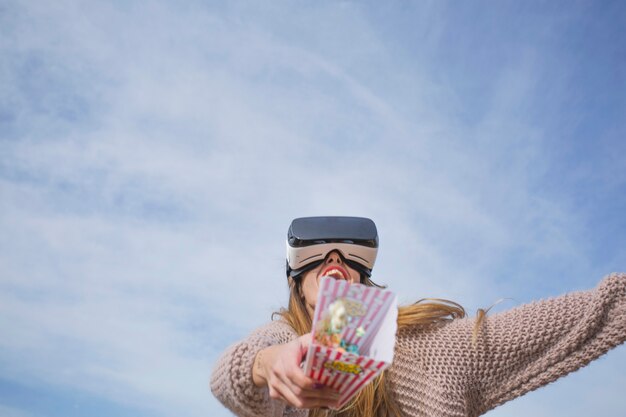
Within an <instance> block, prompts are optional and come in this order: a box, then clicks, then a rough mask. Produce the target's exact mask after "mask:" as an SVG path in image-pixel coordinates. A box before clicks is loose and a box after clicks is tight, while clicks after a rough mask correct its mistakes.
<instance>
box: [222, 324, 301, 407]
mask: <svg viewBox="0 0 626 417" xmlns="http://www.w3.org/2000/svg"><path fill="white" fill-rule="evenodd" d="M296 337H297V335H296V333H295V331H294V330H293V329H292V328H291V327H289V326H288V325H287V324H286V323H284V322H281V321H273V322H271V323H269V324H267V325H265V326H263V327H260V328H258V329H256V330H255V331H254V332H253V333H252V334H250V335H249V336H248V337H247V338H246V339H244V340H242V341H240V342H238V343H235V344H234V345H232V346H230V347H229V348H228V349H227V350H226V351H225V352H224V353H223V354H222V356H221V357H220V358H219V359H218V361H217V363H216V364H215V367H214V368H213V372H212V375H211V391H212V392H213V395H214V396H215V397H216V398H217V399H218V400H219V401H220V402H221V403H222V404H223V405H224V406H225V407H226V408H228V409H229V410H231V411H232V412H233V413H234V414H235V415H237V416H240V417H258V416H276V417H279V416H283V415H293V413H292V411H295V410H292V409H290V408H288V407H285V404H284V403H283V402H281V401H278V400H274V399H271V398H270V397H269V393H268V389H267V388H266V387H262V388H260V387H257V386H256V385H254V382H253V381H252V366H253V364H254V359H255V357H256V354H257V353H258V352H259V351H260V350H261V349H264V348H266V347H268V346H273V345H278V344H282V343H287V342H289V341H291V340H293V339H295V338H296ZM299 411H301V410H299Z"/></svg>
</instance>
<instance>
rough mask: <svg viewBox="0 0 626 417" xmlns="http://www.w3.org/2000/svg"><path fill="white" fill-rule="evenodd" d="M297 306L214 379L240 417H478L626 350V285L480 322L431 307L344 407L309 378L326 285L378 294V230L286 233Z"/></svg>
mask: <svg viewBox="0 0 626 417" xmlns="http://www.w3.org/2000/svg"><path fill="white" fill-rule="evenodd" d="M287 248H288V251H287V252H288V253H287V276H288V281H289V287H290V296H289V305H288V308H287V309H283V310H281V311H280V312H279V313H278V316H279V319H278V320H275V321H272V322H270V323H269V324H267V325H265V326H264V327H261V328H259V329H257V330H256V331H254V332H253V333H252V334H251V335H250V336H249V337H248V338H246V339H245V340H243V341H241V342H239V343H237V344H235V345H233V346H231V347H230V348H229V349H228V350H227V351H226V352H225V353H224V354H223V355H222V357H221V358H220V360H219V361H218V363H217V365H216V366H215V368H214V370H213V375H212V378H211V389H212V391H213V393H214V395H215V396H216V397H217V398H218V399H219V400H220V401H221V402H222V403H223V404H224V405H225V406H226V407H227V408H229V409H230V410H231V411H233V412H234V413H235V414H236V415H238V416H303V417H304V416H326V415H329V416H330V415H339V416H354V417H356V416H359V417H360V416H367V417H374V416H478V415H481V414H483V413H485V412H487V411H488V410H491V409H493V408H494V407H496V406H498V405H500V404H503V403H504V402H506V401H509V400H512V399H514V398H516V397H519V396H520V395H523V394H524V393H527V392H529V391H532V390H534V389H537V388H539V387H541V386H543V385H546V384H548V383H550V382H552V381H554V380H556V379H558V378H559V377H561V376H564V375H566V374H568V373H570V372H572V371H575V370H577V369H579V368H580V367H582V366H585V365H586V364H588V363H589V362H590V361H592V360H594V359H596V358H598V357H599V356H601V355H603V354H604V353H606V352H607V351H608V350H609V349H611V348H613V347H615V346H617V345H619V344H621V343H623V342H624V341H625V340H626V274H618V273H616V274H611V275H609V276H607V277H605V278H604V279H603V280H602V281H601V282H600V283H599V285H598V286H597V287H596V288H595V289H591V290H586V291H577V292H572V293H568V294H564V295H561V296H559V297H553V298H549V299H545V300H540V301H535V302H532V303H530V304H526V305H522V306H519V307H516V308H513V309H511V310H509V311H506V312H502V313H498V314H495V315H493V316H489V317H485V312H484V311H483V310H479V315H478V319H477V320H471V319H469V318H465V312H464V310H463V308H462V307H461V306H459V305H458V304H456V303H453V302H450V301H446V300H434V301H433V300H431V302H428V303H425V302H423V301H424V300H420V301H419V302H417V303H415V304H413V305H410V306H404V307H400V308H399V312H398V332H397V334H396V348H395V356H394V360H393V364H392V365H391V367H390V368H389V369H388V370H387V371H385V372H383V374H382V375H381V376H379V377H378V378H377V379H376V380H375V381H374V382H373V383H372V384H369V385H368V386H366V388H364V389H363V390H362V391H361V392H360V393H359V395H358V396H356V397H355V398H354V399H353V400H352V401H351V402H350V403H349V404H348V405H347V406H346V407H344V408H343V409H342V410H339V411H332V410H328V409H327V407H332V406H334V405H335V404H336V401H337V399H338V396H337V393H336V392H334V391H333V390H332V389H330V388H328V387H324V386H320V385H318V384H316V383H315V381H313V380H311V379H310V378H308V377H306V376H305V375H304V373H303V371H302V370H301V368H300V364H301V362H302V361H303V359H304V355H305V353H306V351H307V348H308V345H309V344H310V342H311V336H310V334H309V332H310V331H311V317H312V316H313V311H314V309H315V303H316V297H317V285H318V282H319V279H320V278H321V277H322V276H324V275H329V276H332V277H334V278H335V279H345V280H348V281H350V282H361V283H363V284H366V285H376V284H374V283H373V282H372V281H371V280H370V274H371V268H372V267H373V264H374V260H375V257H376V250H377V248H378V236H377V235H376V228H375V226H374V224H373V222H371V220H369V219H362V218H352V217H351V218H346V217H324V218H321V217H316V218H302V219H296V220H294V222H292V225H291V227H290V229H289V234H288V246H287Z"/></svg>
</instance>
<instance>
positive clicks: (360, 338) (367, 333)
mask: <svg viewBox="0 0 626 417" xmlns="http://www.w3.org/2000/svg"><path fill="white" fill-rule="evenodd" d="M397 304H398V299H397V297H396V296H395V295H394V294H393V293H392V292H390V291H386V290H382V289H379V288H375V287H368V286H366V285H362V284H350V283H348V282H347V281H344V280H335V279H333V278H331V277H322V279H321V280H320V289H319V293H318V295H317V305H316V307H315V315H314V317H313V329H312V333H313V341H312V343H311V345H310V346H309V350H308V352H307V356H306V361H305V363H304V372H305V374H306V375H307V376H309V377H310V378H313V379H315V380H316V381H319V382H321V383H322V384H325V385H328V386H330V387H332V388H333V389H335V390H336V391H338V392H339V393H340V394H341V396H340V400H339V408H341V407H342V406H344V405H345V404H346V403H347V402H348V401H349V400H350V399H351V398H352V397H354V396H355V395H356V394H357V393H358V392H359V390H360V389H362V388H363V387H365V385H367V384H368V383H370V382H372V380H373V379H374V377H376V376H377V375H378V374H380V373H381V372H382V371H383V370H384V369H385V368H387V367H388V366H389V365H391V362H392V361H393V349H394V345H395V339H396V338H395V335H396V329H397V323H396V320H397V317H398V308H397Z"/></svg>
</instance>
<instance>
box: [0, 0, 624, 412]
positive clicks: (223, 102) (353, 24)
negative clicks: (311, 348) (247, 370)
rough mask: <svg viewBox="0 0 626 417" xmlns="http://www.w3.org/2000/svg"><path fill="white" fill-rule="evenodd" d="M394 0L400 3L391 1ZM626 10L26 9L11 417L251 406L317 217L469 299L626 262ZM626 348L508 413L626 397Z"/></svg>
mask: <svg viewBox="0 0 626 417" xmlns="http://www.w3.org/2000/svg"><path fill="white" fill-rule="evenodd" d="M380 3H384V4H380ZM624 21H626V6H625V5H624V4H623V2H617V1H614V2H610V1H608V2H592V1H577V2H550V3H547V4H546V3H544V2H524V4H523V5H522V4H520V3H519V2H436V1H433V2H415V3H410V2H396V1H392V2H356V1H320V2H313V3H311V2H284V1H280V2H271V4H267V2H264V3H263V4H261V3H258V2H239V1H234V2H224V3H222V2H220V3H212V2H203V1H195V2H184V3H180V2H176V3H175V2H147V3H146V2H133V1H124V2H109V3H107V4H104V3H101V2H98V3H96V2H74V1H57V2H23V1H0V54H1V55H0V57H1V59H0V333H1V334H2V337H1V338H0V375H1V377H0V414H2V415H3V416H7V417H55V416H100V415H102V416H105V415H107V416H108V415H120V416H126V415H129V416H130V415H132V416H178V415H181V414H184V415H188V416H206V415H211V416H227V415H229V413H228V412H227V411H226V410H225V409H223V408H222V407H221V406H220V405H219V403H218V402H217V401H216V400H215V399H213V397H212V396H211V394H210V392H209V390H208V379H209V375H210V371H211V368H212V366H213V363H214V362H215V360H216V359H217V357H218V355H219V354H220V352H221V351H223V350H224V349H225V347H226V346H228V345H229V344H231V343H233V342H235V341H236V340H238V339H240V338H242V337H244V336H245V335H246V334H247V333H249V332H250V331H251V330H252V329H253V328H254V327H256V326H258V325H260V324H262V323H264V322H265V321H267V320H269V317H270V315H271V312H272V311H275V310H276V309H278V308H279V307H280V306H281V305H283V304H284V303H285V301H286V296H287V292H286V288H285V279H284V239H285V234H286V230H287V227H288V224H289V222H290V220H291V219H292V218H294V217H300V216H307V215H324V214H333V215H361V216H367V217H371V218H372V219H374V220H375V222H376V223H377V225H378V229H379V233H380V238H381V249H380V252H379V258H378V262H377V266H376V269H375V277H376V278H377V280H378V281H380V282H386V283H387V284H388V285H389V286H390V288H391V289H393V290H394V291H396V292H397V293H398V294H399V297H400V299H401V301H402V302H411V301H414V300H417V299H419V298H422V297H440V298H448V299H452V300H455V301H457V302H459V303H461V304H462V305H463V306H464V307H465V308H466V309H467V311H468V312H469V313H470V315H473V314H474V312H475V311H476V309H477V308H479V307H486V306H489V305H491V304H492V303H493V302H495V301H496V300H498V299H499V298H501V297H510V298H513V300H507V301H506V302H503V303H501V304H499V305H498V306H496V307H494V309H493V310H492V312H497V311H502V310H504V309H508V308H511V307H512V306H514V305H517V304H521V303H525V302H529V301H531V300H535V299H540V298H546V297H550V296H554V295H558V294H561V293H565V292H568V291H574V290H579V289H586V288H592V287H594V286H595V285H596V284H597V283H598V282H599V281H600V279H601V278H602V277H603V276H604V275H606V274H607V273H609V272H612V271H624V269H625V265H626V249H624V248H626V233H625V232H626V216H624V214H623V213H624V212H626V162H625V158H624V155H625V154H626V141H625V140H624V138H625V137H626V122H625V120H626V118H625V117H624V115H626V91H625V89H626V88H625V86H626V60H625V58H624V57H626V42H623V39H624V36H625V31H624V29H623V26H624V25H623V22H624ZM624 375H626V350H625V349H624V348H623V347H620V348H617V349H615V350H613V351H611V352H609V353H608V354H607V355H606V356H604V357H603V358H602V359H600V360H598V361H595V362H594V363H592V364H591V365H590V366H588V367H586V368H584V369H582V370H580V371H578V372H576V373H574V374H572V375H570V376H568V377H566V378H564V379H562V380H559V381H558V382H557V383H555V384H551V385H550V386H548V387H545V388H542V389H540V390H538V391H535V392H533V393H530V394H528V395H527V396H525V397H522V398H520V399H517V400H515V401H513V402H510V403H508V404H505V405H504V406H501V407H499V408H497V409H496V410H494V411H491V412H490V413H489V415H491V416H518V415H519V416H522V415H524V416H525V415H529V414H531V413H532V414H534V415H537V416H552V415H566V414H567V415H570V416H587V415H589V414H591V413H594V414H595V415H602V416H623V415H626V401H624V399H623V392H622V390H623V387H624V386H626V377H624Z"/></svg>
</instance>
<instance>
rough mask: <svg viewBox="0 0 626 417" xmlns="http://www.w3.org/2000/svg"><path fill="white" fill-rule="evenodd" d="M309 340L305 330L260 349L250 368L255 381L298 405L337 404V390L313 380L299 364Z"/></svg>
mask: <svg viewBox="0 0 626 417" xmlns="http://www.w3.org/2000/svg"><path fill="white" fill-rule="evenodd" d="M310 343H311V335H310V334H307V335H304V336H300V337H299V338H297V339H295V340H293V341H291V342H289V343H286V344H284V345H276V346H270V347H268V348H265V349H263V350H261V351H259V353H257V355H256V358H255V360H254V365H253V368H252V379H253V380H254V384H255V385H256V386H258V387H264V386H267V387H268V388H269V394H270V397H271V398H275V399H279V400H282V401H284V402H286V403H287V404H289V405H291V406H294V407H297V408H318V407H336V406H337V402H338V400H339V394H338V393H337V391H335V390H333V389H332V388H329V387H327V386H324V385H321V384H319V383H316V381H315V380H313V379H311V378H309V377H307V376H306V375H305V374H304V372H303V371H302V369H301V368H300V363H301V362H302V359H303V358H304V356H305V355H306V352H307V349H308V348H309V344H310Z"/></svg>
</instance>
